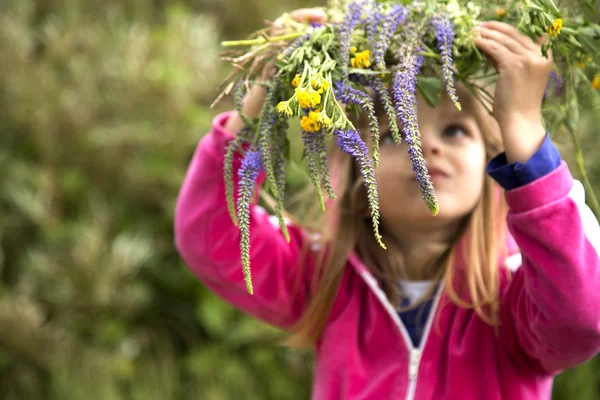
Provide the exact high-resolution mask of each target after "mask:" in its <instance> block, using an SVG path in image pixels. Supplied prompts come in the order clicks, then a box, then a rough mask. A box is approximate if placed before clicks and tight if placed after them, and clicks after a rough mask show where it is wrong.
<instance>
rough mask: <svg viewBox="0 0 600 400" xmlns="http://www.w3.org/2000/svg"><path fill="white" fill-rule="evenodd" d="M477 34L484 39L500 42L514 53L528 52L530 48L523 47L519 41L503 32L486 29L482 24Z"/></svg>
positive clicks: (522, 53)
mask: <svg viewBox="0 0 600 400" xmlns="http://www.w3.org/2000/svg"><path fill="white" fill-rule="evenodd" d="M479 34H480V35H481V37H482V38H484V39H488V40H492V41H495V42H498V43H500V44H502V45H503V46H504V47H506V48H507V49H508V50H510V51H511V52H513V53H515V54H519V55H524V54H527V53H529V52H530V50H529V49H528V48H527V47H524V46H523V45H522V44H521V43H520V42H519V41H517V40H515V39H514V38H513V37H511V36H509V35H507V34H505V33H503V32H500V31H497V30H493V29H488V28H486V27H485V26H482V27H481V28H480V29H479Z"/></svg>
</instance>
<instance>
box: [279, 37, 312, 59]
mask: <svg viewBox="0 0 600 400" xmlns="http://www.w3.org/2000/svg"><path fill="white" fill-rule="evenodd" d="M311 35H312V32H306V33H305V34H304V35H302V36H300V37H299V38H298V39H296V40H295V41H294V42H293V43H292V44H291V45H289V46H288V47H286V48H285V50H284V51H283V52H282V53H281V57H282V58H287V57H289V56H291V55H292V53H293V52H294V51H295V50H296V49H297V48H299V47H300V46H302V45H303V44H304V42H306V41H307V40H308V39H310V37H311Z"/></svg>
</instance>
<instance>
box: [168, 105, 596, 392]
mask: <svg viewBox="0 0 600 400" xmlns="http://www.w3.org/2000/svg"><path fill="white" fill-rule="evenodd" d="M229 115H230V114H229V113H224V114H220V115H218V116H217V117H216V118H215V120H214V124H213V128H212V130H211V132H210V133H209V134H208V135H206V136H205V137H203V138H202V140H201V141H200V143H199V146H198V148H197V150H196V153H195V155H194V158H193V160H192V161H191V164H190V166H189V170H188V172H187V176H186V178H185V182H184V183H183V187H182V189H181V193H180V195H179V199H178V203H177V209H176V215H175V240H176V245H177V248H178V250H179V252H180V254H181V256H182V258H183V259H184V261H185V262H186V264H187V265H188V266H189V268H190V270H191V271H192V272H193V273H194V274H195V275H196V276H197V277H198V279H200V280H201V281H202V282H203V283H204V284H205V285H206V286H207V287H208V288H210V289H211V290H212V291H214V292H215V293H216V294H217V295H219V296H220V297H222V298H223V299H225V300H226V301H228V302H230V303H231V304H233V305H234V306H236V307H238V308H239V309H241V310H243V311H244V312H247V313H248V314H251V315H253V316H254V317H256V318H259V319H261V320H263V321H266V322H267V323H270V324H273V325H276V326H279V327H281V328H284V329H285V328H286V327H289V326H290V324H292V323H293V322H294V321H296V320H297V319H298V318H299V316H300V315H301V313H302V311H303V310H304V308H305V306H306V304H307V298H306V294H305V293H306V291H307V290H303V288H304V289H306V285H307V284H308V282H309V281H310V273H311V270H312V262H311V259H310V257H309V258H307V260H306V262H304V263H300V264H302V265H299V263H298V262H297V258H298V257H299V250H300V249H301V247H302V244H303V241H304V240H306V239H305V235H304V234H303V231H302V230H301V228H299V227H296V226H290V227H289V230H290V235H291V242H290V243H289V244H288V243H287V242H286V241H285V239H284V238H283V236H282V234H281V232H280V230H279V227H278V225H277V223H276V221H275V223H273V218H272V217H269V215H268V214H267V213H266V212H265V211H264V210H262V209H261V208H260V207H258V206H254V207H253V208H252V210H251V232H252V233H251V235H252V236H251V268H252V276H253V284H254V295H252V296H251V295H249V294H248V293H247V291H246V288H245V284H244V280H243V274H242V268H241V266H240V251H239V242H238V240H239V234H238V228H237V227H235V226H234V225H233V224H232V222H231V220H230V217H229V214H228V212H227V206H226V200H225V186H224V180H223V154H224V148H225V145H226V143H227V141H228V140H230V139H231V138H232V137H233V136H232V134H231V133H229V132H227V131H226V130H225V129H224V128H223V124H224V122H225V121H226V119H227V118H228V116H229ZM238 161H239V160H238ZM238 166H239V162H238ZM506 200H507V202H508V204H509V207H510V212H509V215H508V226H509V229H510V232H511V234H512V237H511V239H512V238H514V242H516V244H517V245H518V247H514V248H515V250H516V252H514V253H513V254H512V255H511V256H510V257H509V258H508V259H506V260H504V261H503V262H502V264H501V265H500V268H509V269H510V270H511V271H514V272H513V276H512V279H511V280H510V281H508V280H505V281H503V282H502V286H501V288H502V290H501V295H502V299H501V312H500V317H501V326H500V328H499V334H498V335H496V334H495V333H494V330H493V328H491V327H490V326H489V325H487V324H486V323H485V322H484V321H482V320H481V319H480V318H479V317H478V316H477V315H476V314H475V312H474V311H472V310H467V309H463V308H460V307H457V306H455V305H454V304H453V303H450V304H448V305H446V306H444V307H441V306H439V305H440V303H441V300H444V299H442V298H441V297H444V296H445V295H444V294H443V293H442V292H443V291H442V290H440V291H438V293H442V294H438V295H437V297H436V299H435V302H434V306H433V310H432V312H431V315H430V317H429V321H428V322H427V327H426V332H425V336H424V337H423V340H422V344H421V347H420V348H414V347H413V345H412V344H411V340H410V338H409V335H408V333H407V331H406V329H405V327H404V326H403V324H402V322H401V320H400V318H399V317H398V315H397V313H396V312H395V311H394V309H393V307H392V306H391V304H390V303H389V302H388V301H387V299H386V296H385V294H384V293H383V291H382V290H381V289H380V288H379V286H378V284H377V282H376V280H375V279H374V277H373V276H372V275H371V274H370V273H369V271H368V270H367V268H366V267H365V265H363V263H361V261H360V260H359V259H358V258H357V257H356V256H355V255H354V254H351V255H350V257H349V259H348V264H347V268H346V269H345V272H344V275H343V277H342V281H341V286H340V290H339V292H338V295H337V298H336V300H335V304H334V306H333V309H332V312H331V316H330V318H329V321H328V323H327V326H326V328H325V331H324V333H323V336H322V337H321V339H320V341H319V343H318V345H317V347H316V370H315V374H314V385H313V396H312V398H313V399H319V400H321V399H323V400H325V399H327V400H330V399H336V400H337V399H340V400H341V399H348V400H349V399H352V400H358V399H361V400H367V399H369V400H370V399H373V400H382V399H419V400H426V399H427V400H429V399H460V400H482V399H485V400H494V399H509V400H517V399H518V400H528V399H549V398H550V396H551V389H552V380H553V376H554V375H556V374H557V373H559V372H560V371H561V370H564V369H566V368H570V367H573V366H575V365H577V364H579V363H582V362H584V361H586V360H588V359H590V358H591V357H593V356H594V355H596V354H597V353H598V352H599V351H600V262H599V257H598V250H599V249H600V240H599V239H600V229H599V226H598V222H597V220H596V218H595V217H594V215H593V214H592V213H591V211H590V210H589V209H588V208H587V207H586V206H585V203H584V193H583V187H582V186H581V184H580V183H579V182H577V181H574V180H573V178H572V176H571V174H570V172H569V170H568V168H567V165H566V164H565V163H564V162H563V163H562V165H561V166H560V167H559V168H558V169H557V170H555V171H554V172H552V173H550V174H548V175H546V176H544V177H543V178H541V179H538V180H537V181H535V182H532V183H530V184H528V185H526V186H523V187H521V188H518V189H515V190H511V191H508V192H506ZM299 267H304V270H303V273H302V275H301V276H302V277H303V278H304V279H300V280H298V279H297V275H296V274H295V272H296V271H297V269H296V268H299ZM298 285H300V286H298ZM298 289H299V290H298ZM296 293H297V295H294V294H296ZM444 303H446V302H444ZM444 303H443V304H444ZM436 314H439V328H438V326H437V324H432V317H433V316H434V315H436Z"/></svg>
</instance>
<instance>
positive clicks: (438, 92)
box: [417, 76, 444, 108]
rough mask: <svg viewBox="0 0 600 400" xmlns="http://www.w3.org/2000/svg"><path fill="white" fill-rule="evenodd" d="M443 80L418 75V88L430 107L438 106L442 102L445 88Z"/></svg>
mask: <svg viewBox="0 0 600 400" xmlns="http://www.w3.org/2000/svg"><path fill="white" fill-rule="evenodd" d="M443 87H444V86H443V83H442V80H441V79H439V78H437V77H435V78H431V77H423V76H419V77H417V89H419V92H420V93H421V95H423V97H424V98H425V101H426V102H427V104H429V106H430V107H434V108H435V107H437V106H438V104H439V103H440V98H441V96H442V90H443Z"/></svg>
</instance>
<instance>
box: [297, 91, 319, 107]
mask: <svg viewBox="0 0 600 400" xmlns="http://www.w3.org/2000/svg"><path fill="white" fill-rule="evenodd" d="M296 98H297V99H298V103H300V107H302V108H314V107H315V106H316V105H318V104H319V103H321V95H320V94H319V92H317V91H316V90H312V89H309V90H308V91H307V90H306V89H302V88H296Z"/></svg>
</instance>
